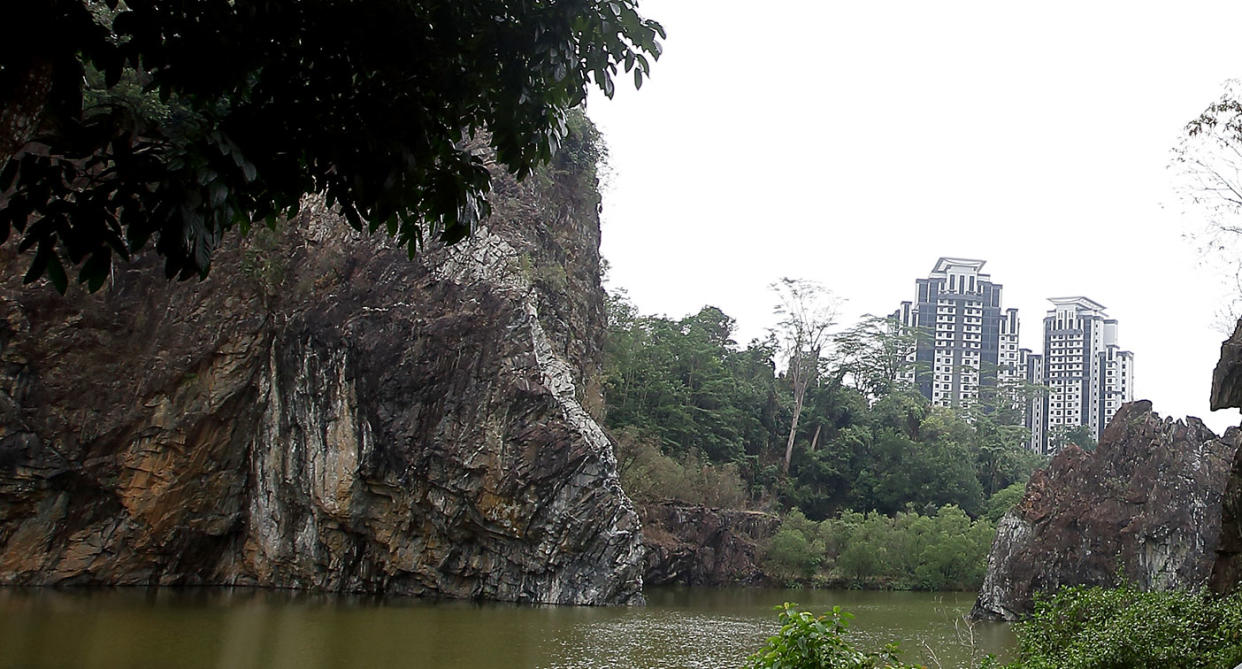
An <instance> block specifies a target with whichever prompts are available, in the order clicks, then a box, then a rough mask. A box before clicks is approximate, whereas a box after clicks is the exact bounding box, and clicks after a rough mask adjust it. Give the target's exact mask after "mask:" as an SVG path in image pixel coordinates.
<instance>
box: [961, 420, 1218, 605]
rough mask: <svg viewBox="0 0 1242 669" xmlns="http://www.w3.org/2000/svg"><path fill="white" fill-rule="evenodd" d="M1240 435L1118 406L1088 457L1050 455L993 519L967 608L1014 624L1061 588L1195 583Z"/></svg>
mask: <svg viewBox="0 0 1242 669" xmlns="http://www.w3.org/2000/svg"><path fill="white" fill-rule="evenodd" d="M1240 437H1242V433H1240V432H1239V431H1238V429H1236V428H1230V429H1229V431H1228V432H1226V433H1225V435H1224V437H1217V436H1216V435H1215V434H1214V433H1213V432H1212V431H1211V430H1209V429H1208V428H1207V427H1206V426H1205V425H1204V424H1203V423H1202V422H1201V421H1200V420H1199V419H1197V418H1188V419H1186V420H1185V421H1181V420H1177V421H1175V420H1173V419H1161V417H1160V416H1159V415H1157V414H1156V413H1155V412H1153V411H1152V408H1151V403H1150V402H1147V401H1139V402H1132V403H1129V404H1126V405H1124V406H1122V407H1121V409H1119V410H1118V412H1117V414H1116V415H1115V416H1114V417H1113V419H1112V422H1110V423H1109V425H1108V428H1107V429H1105V431H1104V434H1103V435H1102V436H1101V439H1100V443H1099V446H1098V448H1097V449H1096V451H1095V452H1094V453H1087V452H1084V451H1082V450H1081V449H1079V448H1078V447H1076V446H1070V447H1068V448H1066V449H1065V450H1063V451H1062V452H1061V453H1059V454H1058V455H1056V457H1054V458H1053V459H1052V462H1051V463H1050V464H1049V466H1048V467H1047V469H1044V470H1040V471H1037V472H1036V473H1035V475H1034V476H1032V478H1031V481H1030V483H1029V484H1027V488H1026V494H1025V496H1024V497H1023V499H1022V501H1021V503H1019V504H1018V506H1017V507H1016V508H1015V509H1014V510H1012V511H1010V512H1009V513H1008V514H1006V515H1005V516H1004V517H1003V518H1002V519H1001V521H1000V522H999V523H998V525H997V536H996V540H995V542H994V543H993V545H992V550H991V553H990V554H989V555H988V570H987V575H986V576H985V578H984V582H983V586H982V588H981V589H980V591H979V597H978V600H977V601H976V603H975V606H974V610H973V615H974V616H976V617H982V618H992V619H1004V620H1015V619H1017V618H1019V617H1021V616H1022V615H1024V614H1026V613H1029V612H1030V611H1031V608H1032V596H1033V595H1034V593H1036V592H1050V591H1052V590H1055V589H1056V588H1058V587H1060V586H1062V585H1112V584H1115V583H1116V582H1117V580H1118V579H1124V580H1125V581H1127V582H1130V583H1134V584H1136V585H1138V586H1139V587H1140V588H1143V589H1174V588H1196V587H1202V586H1204V585H1205V584H1206V583H1207V581H1208V577H1209V575H1210V573H1211V571H1212V567H1213V563H1214V562H1215V559H1216V549H1217V543H1218V539H1219V537H1220V529H1221V500H1222V492H1223V491H1224V490H1225V484H1226V479H1227V478H1228V476H1229V470H1230V464H1231V463H1232V462H1233V459H1234V455H1235V453H1236V452H1237V451H1238V444H1239V439H1240Z"/></svg>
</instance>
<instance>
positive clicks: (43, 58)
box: [0, 0, 664, 290]
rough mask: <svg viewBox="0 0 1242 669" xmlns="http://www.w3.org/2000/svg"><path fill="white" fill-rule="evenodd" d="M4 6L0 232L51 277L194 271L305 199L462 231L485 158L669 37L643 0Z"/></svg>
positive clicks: (388, 224)
mask: <svg viewBox="0 0 1242 669" xmlns="http://www.w3.org/2000/svg"><path fill="white" fill-rule="evenodd" d="M12 4H13V5H14V6H13V7H7V8H6V16H5V18H6V20H7V21H8V24H9V25H11V26H21V29H20V30H11V31H9V34H7V35H6V39H5V40H3V41H0V198H2V199H0V239H7V237H8V235H9V234H10V233H11V232H16V233H17V234H18V235H19V237H20V243H19V248H20V249H21V250H23V251H30V250H33V252H34V255H33V259H32V261H31V265H30V268H29V272H28V273H27V279H28V280H34V279H37V278H39V277H40V276H47V277H48V278H49V279H50V280H51V281H52V283H53V284H54V285H55V286H56V287H57V288H58V289H60V290H64V288H65V286H66V285H67V283H68V276H67V269H71V268H73V267H74V266H80V269H79V272H78V277H77V278H78V280H79V281H83V282H86V283H87V284H88V285H89V286H90V287H91V288H97V287H98V286H100V285H101V284H102V283H103V281H104V279H105V278H106V277H107V275H108V274H109V272H110V271H111V266H112V260H113V257H114V256H120V257H129V256H130V254H131V253H133V252H135V251H137V250H139V249H142V248H144V247H145V246H146V245H147V244H148V243H150V242H152V241H153V242H154V246H155V250H156V251H157V252H158V253H159V254H161V256H162V257H163V258H164V260H165V273H166V274H167V275H168V276H170V277H172V276H176V277H180V278H188V277H191V276H203V275H205V274H206V272H207V271H208V269H209V268H210V262H211V256H212V252H213V251H214V249H215V248H216V246H217V245H218V243H219V242H220V239H221V237H222V236H223V235H224V234H225V233H227V232H228V231H230V230H231V229H232V228H233V227H235V226H236V227H239V228H241V229H242V231H243V232H244V231H245V230H246V228H247V227H248V226H249V225H250V224H251V222H252V221H256V220H267V221H269V222H274V221H275V220H276V219H277V218H280V217H287V216H291V215H292V214H294V213H296V211H297V210H298V206H299V202H300V199H301V197H302V196H303V195H304V194H307V193H315V192H320V193H324V194H325V196H326V197H327V199H328V201H329V203H331V204H334V205H336V206H338V207H339V208H340V209H341V210H342V212H343V213H344V215H345V217H346V218H347V219H348V221H349V222H350V224H351V225H352V226H354V227H355V228H357V229H363V228H370V229H371V230H372V231H374V230H376V229H379V228H384V229H385V230H386V231H387V232H388V233H389V234H391V235H394V236H395V237H396V238H397V239H398V241H399V242H400V243H402V244H403V245H406V246H407V247H408V248H409V250H410V252H411V253H413V252H415V251H416V250H417V249H418V248H419V247H420V246H421V245H422V244H423V243H424V242H425V241H426V240H427V239H437V238H438V239H440V240H442V241H444V242H447V243H452V242H454V241H457V240H459V239H461V238H463V237H464V236H466V235H467V234H469V232H470V231H471V229H472V228H473V226H474V225H475V224H476V223H477V222H478V221H480V220H481V219H482V218H484V217H485V216H486V215H487V214H488V211H489V208H488V203H487V193H488V191H489V188H490V172H489V170H490V169H491V168H492V167H493V164H499V165H501V166H503V167H504V168H505V169H508V170H509V171H511V172H513V173H514V174H515V175H516V176H518V177H519V178H520V177H523V176H525V175H527V174H530V173H531V171H532V170H533V169H535V168H536V167H537V166H538V165H540V164H542V163H545V162H547V161H548V159H549V158H550V157H551V155H552V153H553V152H554V151H556V150H557V148H558V146H559V144H560V143H561V141H562V140H563V139H564V138H565V136H566V132H567V131H566V127H565V126H566V113H567V112H568V110H570V109H571V108H573V107H575V106H578V105H580V104H581V103H582V102H583V100H584V99H585V97H586V92H587V89H588V87H589V86H591V85H595V86H598V87H599V88H601V89H602V90H603V91H604V93H605V94H607V95H609V96H611V95H612V93H613V91H614V89H615V86H616V82H615V81H614V79H615V77H617V76H620V75H621V74H622V71H624V72H625V73H628V75H627V76H632V77H633V79H634V83H635V85H636V86H640V85H641V84H642V82H643V80H644V79H645V77H647V76H649V74H650V67H651V65H650V63H651V60H654V59H655V58H657V57H658V56H659V55H660V52H661V46H660V40H661V39H663V38H664V30H663V28H661V27H660V25H659V24H658V23H655V22H654V21H651V20H648V19H645V18H643V17H642V16H641V15H639V13H638V11H637V1H636V0H608V1H602V0H563V1H560V2H555V3H547V2H538V1H536V0H480V1H478V2H469V3H451V2H450V3H443V2H430V1H428V0H410V1H407V2H387V1H384V0H362V1H360V2H352V3H341V2H331V1H325V0H311V1H303V2H234V1H233V0H193V1H191V0H127V1H126V2H125V3H124V4H123V5H119V4H118V2H117V0H106V3H105V2H103V1H101V0H40V1H39V2H20V3H12ZM480 138H481V139H480ZM470 140H475V141H470ZM484 144H486V147H485V146H484ZM493 156H494V158H493Z"/></svg>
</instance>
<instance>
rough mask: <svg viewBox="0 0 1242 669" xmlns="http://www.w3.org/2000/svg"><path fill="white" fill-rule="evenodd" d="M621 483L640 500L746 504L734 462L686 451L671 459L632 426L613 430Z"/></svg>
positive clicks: (723, 505) (726, 506)
mask: <svg viewBox="0 0 1242 669" xmlns="http://www.w3.org/2000/svg"><path fill="white" fill-rule="evenodd" d="M613 437H614V440H615V442H616V447H617V461H618V465H619V467H620V470H621V471H620V473H621V487H622V489H624V490H625V492H626V494H628V495H629V496H630V497H632V498H634V499H636V500H640V501H649V502H654V501H663V500H674V501H678V502H684V503H686V504H702V505H704V506H713V507H718V508H724V509H740V508H743V507H744V506H745V504H746V486H745V484H744V483H743V482H742V477H741V476H740V475H739V474H738V471H737V465H735V464H733V463H725V464H719V465H714V464H712V463H711V462H708V461H707V460H706V459H704V458H702V457H697V456H696V455H692V454H687V455H685V456H683V457H682V458H681V459H674V458H672V457H669V456H667V455H665V454H664V453H662V452H661V451H660V447H659V445H658V444H657V443H656V441H655V440H654V439H651V438H644V437H643V436H642V435H640V434H639V433H638V432H637V431H635V430H628V429H622V430H617V431H616V432H614V434H613Z"/></svg>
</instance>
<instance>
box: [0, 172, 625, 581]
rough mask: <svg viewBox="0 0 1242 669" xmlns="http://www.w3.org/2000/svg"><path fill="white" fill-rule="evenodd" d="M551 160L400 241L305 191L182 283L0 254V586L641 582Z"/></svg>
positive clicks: (593, 269) (589, 203) (595, 317)
mask: <svg viewBox="0 0 1242 669" xmlns="http://www.w3.org/2000/svg"><path fill="white" fill-rule="evenodd" d="M572 167H573V166H572V165H570V166H564V165H562V166H561V168H562V169H559V170H557V169H554V170H551V171H550V172H549V173H547V174H544V175H540V176H538V177H536V178H533V179H530V180H528V182H526V183H523V184H517V183H514V182H512V181H509V180H502V181H501V182H500V183H499V184H498V185H497V192H498V197H497V200H496V212H495V215H494V216H493V218H492V220H491V222H490V224H489V227H488V228H486V229H484V230H481V231H480V232H479V234H477V235H476V236H475V237H473V238H472V239H470V240H468V241H466V242H463V243H461V244H459V245H457V246H454V247H450V248H436V249H431V250H429V251H427V252H426V253H423V254H422V255H421V256H420V257H419V258H418V259H417V260H416V261H410V260H409V259H408V258H407V256H406V254H405V251H404V249H402V248H395V247H394V245H392V244H391V242H389V241H388V240H387V238H385V237H384V236H383V235H382V234H381V235H376V236H370V237H368V236H365V235H360V234H357V233H354V232H353V231H352V230H350V229H349V228H348V226H347V225H346V224H345V223H344V222H343V221H342V220H341V219H340V218H339V217H338V216H336V215H335V214H334V213H333V212H332V211H330V210H329V209H328V208H327V207H325V206H323V205H322V204H321V203H317V202H314V201H310V202H309V204H308V206H307V207H306V208H305V209H304V211H303V212H302V213H301V214H300V215H299V218H298V220H296V221H294V222H293V223H292V224H291V225H287V226H283V227H282V228H281V230H280V231H279V232H278V233H274V232H269V231H261V232H260V233H258V234H252V236H251V238H250V239H248V240H246V241H244V242H241V243H238V244H235V245H233V246H230V247H228V248H224V249H222V250H221V251H220V253H219V254H218V256H217V259H216V261H215V267H214V269H213V271H212V274H211V276H210V277H209V278H208V279H207V280H206V281H203V282H201V283H181V284H168V283H165V282H163V281H161V280H158V279H154V278H153V276H152V275H153V274H156V273H158V270H156V271H155V272H152V271H151V267H150V265H151V263H152V262H154V261H150V260H148V261H141V260H140V261H139V262H138V266H136V267H134V268H130V269H121V270H120V271H118V272H116V277H115V281H114V283H113V285H111V286H110V287H108V288H107V289H106V290H105V291H103V292H101V293H100V294H98V295H94V296H88V295H82V294H72V295H70V296H69V297H67V298H61V297H59V296H56V295H55V294H54V293H52V292H51V291H50V290H49V289H47V288H40V287H23V286H22V285H21V283H20V278H19V276H20V274H19V272H20V267H22V266H24V262H25V259H17V258H15V257H14V256H13V255H12V251H11V249H8V248H7V247H6V248H5V249H4V250H3V251H0V253H3V255H2V257H0V270H2V271H3V276H5V277H8V278H7V279H6V280H5V281H4V282H3V284H0V363H2V368H0V583H3V584H40V585H42V584H134V585H137V584H164V585H169V584H229V585H233V584H236V585H260V586H276V587H295V588H314V589H324V590H331V591H348V592H384V593H396V594H409V595H426V596H442V597H459V598H487V599H498V600H512V601H529V602H546V603H567V604H605V603H634V602H638V601H641V588H642V579H641V570H642V561H643V549H642V545H641V535H640V532H639V519H638V515H637V513H636V511H635V509H634V507H633V505H632V504H631V503H630V501H629V500H628V498H627V497H626V496H625V494H624V493H623V492H622V490H621V488H620V485H619V483H618V479H617V474H616V462H615V459H614V457H613V455H612V451H611V447H610V444H609V442H608V440H607V438H606V437H605V436H604V433H603V432H602V430H601V429H600V428H599V426H598V425H597V424H596V422H595V420H594V419H593V417H592V413H593V412H594V413H598V408H599V406H600V398H599V392H598V388H599V384H598V374H599V361H600V350H601V337H602V334H603V325H604V311H603V293H602V290H601V288H600V284H599V255H598V244H599V227H598V215H597V204H598V201H597V200H596V199H594V198H593V197H591V196H590V193H589V192H587V194H586V195H583V189H582V188H580V186H581V185H582V183H581V182H582V179H583V178H584V177H583V175H582V174H581V172H575V171H574V170H573V169H571V168H572ZM589 190H590V189H588V191H589Z"/></svg>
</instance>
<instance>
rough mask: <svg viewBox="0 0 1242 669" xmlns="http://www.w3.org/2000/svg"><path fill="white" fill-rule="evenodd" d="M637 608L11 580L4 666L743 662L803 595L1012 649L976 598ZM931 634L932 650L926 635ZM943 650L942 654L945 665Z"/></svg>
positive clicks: (714, 595) (953, 647)
mask: <svg viewBox="0 0 1242 669" xmlns="http://www.w3.org/2000/svg"><path fill="white" fill-rule="evenodd" d="M647 598H648V605H647V606H646V607H633V608H619V607H618V608H585V607H547V606H519V605H506V604H494V603H487V604H482V603H473V602H427V601H421V600H407V599H392V598H368V597H353V596H340V595H323V594H312V593H301V592H291V591H270V590H251V589H219V588H202V589H158V590H156V589H151V590H147V589H140V588H117V589H69V590H53V589H24V588H14V589H4V588H0V621H3V622H2V624H0V667H21V668H23V669H35V668H43V667H109V668H111V667H186V668H198V667H204V668H207V667H211V668H213V669H214V668H220V669H225V668H227V669H242V668H246V667H255V668H258V667H273V668H283V667H288V668H289V669H295V668H296V669H319V668H323V669H328V668H335V667H351V668H352V667H471V668H476V667H477V668H482V669H488V668H493V667H494V668H504V669H520V668H522V667H546V668H549V669H570V668H573V669H577V668H583V669H585V668H588V667H590V668H600V667H616V668H618V669H619V668H623V667H624V668H630V667H635V668H645V667H649V668H655V667H661V668H662V667H711V668H713V669H715V668H717V667H737V666H739V665H740V664H741V662H742V661H743V660H744V659H745V657H746V656H747V655H749V654H750V653H752V652H754V651H755V650H756V649H757V648H759V646H760V645H761V644H762V643H763V641H764V639H765V638H766V637H767V636H768V635H770V634H772V633H773V632H775V631H776V628H777V624H776V614H775V612H774V611H773V610H772V607H773V606H776V605H778V604H780V603H781V602H783V601H796V602H799V603H800V604H802V606H803V608H806V609H811V610H814V611H815V612H816V613H821V612H823V611H825V610H828V609H830V608H831V607H832V606H833V605H839V606H841V607H842V608H844V609H846V610H848V611H850V612H852V613H854V614H855V618H854V620H853V621H852V623H851V626H850V637H849V638H851V639H852V640H853V642H854V643H855V645H857V646H860V647H862V648H864V649H877V648H879V647H881V646H883V644H885V643H889V642H893V641H897V642H900V643H901V646H902V649H903V650H902V653H901V656H902V658H903V659H905V660H907V661H918V662H925V663H928V664H929V665H930V666H933V667H934V666H937V664H936V660H938V662H939V664H940V665H941V666H944V667H956V666H964V665H967V664H970V662H969V659H970V657H971V654H972V653H971V644H970V643H969V638H970V637H971V635H973V638H974V650H975V653H976V654H977V655H978V654H982V653H986V652H992V653H998V654H1002V655H1006V654H1008V653H1009V652H1011V649H1012V647H1013V645H1014V638H1013V635H1012V632H1011V631H1010V630H1009V628H1008V626H1006V625H1003V624H995V623H993V624H984V623H980V624H976V625H974V626H967V625H965V624H964V623H963V622H962V621H961V615H962V614H963V613H965V612H966V611H968V610H969V608H970V605H971V604H972V603H973V602H974V595H973V594H972V593H916V592H861V591H836V590H781V589H771V588H720V589H716V588H649V589H648V591H647ZM924 644H926V645H924ZM931 653H934V654H935V660H933V657H932V655H931Z"/></svg>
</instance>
